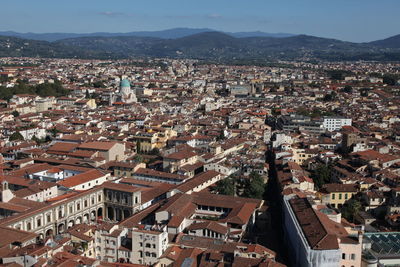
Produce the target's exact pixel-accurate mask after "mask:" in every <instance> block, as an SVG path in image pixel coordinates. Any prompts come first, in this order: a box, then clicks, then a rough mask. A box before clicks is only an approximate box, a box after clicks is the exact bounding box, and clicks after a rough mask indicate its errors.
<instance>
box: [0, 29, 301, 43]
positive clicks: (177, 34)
mask: <svg viewBox="0 0 400 267" xmlns="http://www.w3.org/2000/svg"><path fill="white" fill-rule="evenodd" d="M203 32H217V31H216V30H212V29H208V28H202V29H191V28H174V29H168V30H161V31H138V32H126V33H110V32H94V33H31V32H28V33H19V32H14V31H3V32H2V31H0V36H12V37H18V38H22V39H31V40H38V41H48V42H54V41H58V40H62V39H67V38H79V37H120V36H130V37H131V36H135V37H154V38H161V39H176V38H182V37H186V36H189V35H193V34H198V33H203ZM225 33H226V34H228V35H231V36H233V37H238V38H241V37H289V36H294V35H295V34H290V33H266V32H261V31H254V32H225Z"/></svg>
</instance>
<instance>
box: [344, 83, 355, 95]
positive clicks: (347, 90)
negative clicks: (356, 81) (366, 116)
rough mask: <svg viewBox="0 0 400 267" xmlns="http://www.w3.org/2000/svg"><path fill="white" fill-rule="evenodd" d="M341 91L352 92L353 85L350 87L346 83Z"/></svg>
mask: <svg viewBox="0 0 400 267" xmlns="http://www.w3.org/2000/svg"><path fill="white" fill-rule="evenodd" d="M343 92H345V93H352V92H353V87H351V86H350V85H346V86H345V87H344V88H343Z"/></svg>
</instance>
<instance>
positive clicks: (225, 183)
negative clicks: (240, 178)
mask: <svg viewBox="0 0 400 267" xmlns="http://www.w3.org/2000/svg"><path fill="white" fill-rule="evenodd" d="M216 185H217V187H216V191H217V192H218V194H221V195H229V196H234V195H235V178H233V177H231V176H229V177H227V178H225V179H223V180H220V181H218V182H217V184H216Z"/></svg>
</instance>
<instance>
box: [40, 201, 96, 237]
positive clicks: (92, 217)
mask: <svg viewBox="0 0 400 267" xmlns="http://www.w3.org/2000/svg"><path fill="white" fill-rule="evenodd" d="M102 218H103V208H102V207H100V208H98V209H97V210H92V211H91V212H90V213H85V214H83V215H82V216H78V217H76V218H75V219H71V220H69V221H68V222H66V221H65V222H62V223H59V224H58V225H57V229H55V230H56V233H57V234H62V233H64V231H65V230H66V229H69V228H71V227H73V226H74V225H76V224H81V223H89V222H94V221H96V220H97V219H102ZM54 234H55V232H54V230H53V229H52V228H50V229H47V230H46V231H45V233H44V235H43V234H42V233H41V234H39V237H38V238H39V239H43V238H44V237H50V236H53V235H54Z"/></svg>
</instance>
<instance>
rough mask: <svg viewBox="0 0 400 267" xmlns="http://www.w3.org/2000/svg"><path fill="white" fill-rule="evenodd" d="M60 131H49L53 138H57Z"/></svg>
mask: <svg viewBox="0 0 400 267" xmlns="http://www.w3.org/2000/svg"><path fill="white" fill-rule="evenodd" d="M59 132H60V131H59V130H57V129H56V128H52V129H50V130H49V133H51V136H52V137H56V135H57V133H59Z"/></svg>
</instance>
